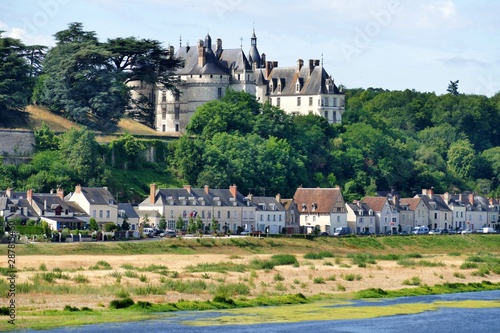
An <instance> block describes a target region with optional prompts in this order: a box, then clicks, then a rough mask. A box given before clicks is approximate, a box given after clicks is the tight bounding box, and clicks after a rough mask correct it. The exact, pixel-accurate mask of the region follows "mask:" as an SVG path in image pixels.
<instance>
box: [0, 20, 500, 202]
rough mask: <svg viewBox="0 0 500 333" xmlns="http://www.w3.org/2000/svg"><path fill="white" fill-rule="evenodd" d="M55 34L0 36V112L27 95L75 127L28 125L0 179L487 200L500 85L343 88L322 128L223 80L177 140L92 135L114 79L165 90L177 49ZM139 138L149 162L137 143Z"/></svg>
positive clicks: (42, 184) (121, 89)
mask: <svg viewBox="0 0 500 333" xmlns="http://www.w3.org/2000/svg"><path fill="white" fill-rule="evenodd" d="M55 36H56V41H57V44H56V46H55V47H53V48H51V49H47V48H46V47H43V46H25V45H23V44H22V43H21V42H20V41H19V40H15V39H11V38H7V37H5V38H4V37H2V36H1V34H0V59H1V61H0V82H1V84H0V120H1V121H2V122H3V125H5V123H8V122H9V121H14V119H19V118H22V117H23V116H24V113H23V112H22V111H23V108H24V107H25V106H26V105H28V104H30V103H38V104H42V105H44V106H46V107H47V108H48V109H49V110H51V111H53V112H55V113H58V114H61V115H63V116H64V117H67V118H68V119H71V120H73V121H75V122H77V123H80V124H83V125H85V126H87V127H86V128H84V129H80V130H78V129H74V130H71V131H68V132H66V133H63V134H60V135H56V134H55V133H54V132H52V131H51V129H50V128H47V127H42V128H40V129H37V130H36V133H35V135H36V140H37V145H36V153H35V154H34V155H33V157H32V160H31V162H29V163H26V164H22V165H19V166H13V165H3V164H0V189H5V188H6V187H12V188H13V189H15V190H19V191H24V190H26V189H27V188H33V189H35V190H37V191H49V190H50V189H54V188H56V187H57V186H63V187H64V188H68V189H71V188H73V187H74V186H75V185H76V184H82V185H84V186H108V187H109V188H110V189H111V191H112V193H118V194H119V196H120V199H123V200H130V199H131V198H134V197H135V196H136V197H137V200H139V198H140V196H141V195H144V194H145V193H147V191H148V186H149V183H148V182H153V181H155V182H157V183H158V184H163V185H164V186H181V185H182V184H190V185H192V186H198V187H200V186H203V185H205V184H207V185H209V186H210V187H212V188H227V187H228V186H229V185H231V184H236V185H237V186H238V190H239V191H240V192H242V193H244V194H247V193H250V192H252V193H253V194H254V195H266V196H274V195H276V194H277V193H280V194H281V195H282V196H283V197H291V196H292V195H293V193H294V192H295V189H296V188H297V187H298V186H304V187H318V186H319V187H333V186H340V187H341V188H342V193H343V195H344V196H345V198H346V199H347V200H349V201H351V200H355V199H360V198H362V197H363V196H366V195H374V194H375V193H376V192H377V191H390V190H396V191H398V192H399V193H400V194H401V195H403V196H413V195H414V194H416V193H420V192H421V189H422V188H434V191H435V192H436V193H444V192H446V191H448V192H452V193H453V192H456V193H458V192H462V191H475V192H477V193H479V194H482V195H488V196H492V197H499V196H500V185H499V177H500V133H499V131H500V93H497V94H495V95H494V96H492V97H487V96H482V95H467V94H461V93H460V92H459V86H458V81H450V84H449V89H448V91H449V93H448V94H444V95H436V94H435V93H433V92H417V91H414V90H404V91H389V90H384V89H381V88H368V89H361V88H349V87H346V88H345V89H344V92H345V94H346V110H345V113H344V115H343V123H342V124H340V125H329V124H328V123H327V122H326V120H325V119H323V118H322V117H319V116H315V115H306V116H292V115H288V114H286V113H284V112H283V111H282V110H280V109H278V108H276V107H274V106H271V105H268V104H264V105H262V104H260V103H258V102H257V101H256V100H255V98H254V97H253V96H251V95H248V94H246V93H242V92H235V91H230V90H228V91H227V92H226V94H225V96H224V97H223V98H221V99H219V100H215V101H212V102H209V103H206V104H204V105H202V106H201V107H199V109H198V110H197V111H196V113H195V115H194V116H193V117H192V119H191V122H190V123H189V125H188V127H187V133H186V135H184V136H182V137H181V138H179V139H178V140H174V141H172V142H170V143H163V142H160V141H156V140H144V139H141V138H138V137H134V136H131V135H128V134H126V135H123V136H122V137H120V138H118V139H116V140H114V141H112V142H110V143H107V144H98V143H97V141H96V140H95V133H94V130H96V129H105V128H107V127H110V126H112V124H113V123H114V122H116V120H117V119H119V118H120V117H121V116H123V115H124V114H126V113H127V108H128V105H130V103H131V102H132V101H131V97H130V96H131V94H130V90H129V88H127V86H126V82H129V81H130V80H139V79H140V80H144V81H145V82H154V83H156V84H164V85H165V87H166V88H169V89H174V88H173V86H174V80H173V78H172V71H173V70H174V69H175V68H176V66H178V63H179V59H173V58H172V57H168V54H167V51H166V50H165V49H162V47H161V46H160V45H159V43H158V42H156V41H151V40H137V39H135V38H133V37H130V38H118V39H114V40H108V41H107V42H105V43H101V42H98V41H97V38H96V36H95V33H93V32H86V31H83V27H82V25H81V24H77V23H74V24H70V26H69V28H68V29H67V30H64V31H61V32H58V33H57V34H56V35H55ZM131 69H133V70H131ZM140 102H141V101H137V103H139V104H140ZM135 110H142V111H141V112H140V114H135V116H136V118H138V119H141V120H142V121H143V122H144V123H150V122H151V117H152V113H151V110H149V111H148V106H147V105H144V107H143V108H135ZM129 112H130V110H129ZM150 145H154V146H155V147H156V152H157V155H158V156H157V157H156V158H155V161H156V162H155V163H151V162H147V161H146V160H145V158H144V154H143V153H142V152H143V151H144V150H145V149H146V147H149V146H150ZM111 155H113V156H115V157H116V156H118V161H116V160H115V161H113V159H112V158H111V157H110V156H111ZM146 176H147V177H146Z"/></svg>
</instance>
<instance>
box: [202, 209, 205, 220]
mask: <svg viewBox="0 0 500 333" xmlns="http://www.w3.org/2000/svg"><path fill="white" fill-rule="evenodd" d="M201 218H202V219H204V218H205V211H204V210H202V211H201Z"/></svg>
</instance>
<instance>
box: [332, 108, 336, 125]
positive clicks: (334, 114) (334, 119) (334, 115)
mask: <svg viewBox="0 0 500 333" xmlns="http://www.w3.org/2000/svg"><path fill="white" fill-rule="evenodd" d="M332 114H333V122H334V123H336V122H337V112H336V111H333V112H332Z"/></svg>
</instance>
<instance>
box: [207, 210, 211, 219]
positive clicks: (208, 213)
mask: <svg viewBox="0 0 500 333" xmlns="http://www.w3.org/2000/svg"><path fill="white" fill-rule="evenodd" d="M207 217H208V218H209V219H211V218H212V212H211V211H208V212H207Z"/></svg>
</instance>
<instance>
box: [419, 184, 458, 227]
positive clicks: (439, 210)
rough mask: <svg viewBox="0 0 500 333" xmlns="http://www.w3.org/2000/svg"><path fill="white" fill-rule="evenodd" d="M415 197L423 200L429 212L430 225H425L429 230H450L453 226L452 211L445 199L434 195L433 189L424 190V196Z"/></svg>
mask: <svg viewBox="0 0 500 333" xmlns="http://www.w3.org/2000/svg"><path fill="white" fill-rule="evenodd" d="M415 197H418V198H421V199H422V201H423V203H424V205H425V207H426V208H427V211H428V216H429V221H428V224H423V225H425V226H427V227H429V229H438V228H439V229H449V228H450V227H452V226H453V220H452V219H453V217H452V215H453V214H452V210H451V209H450V208H449V207H448V205H447V204H446V202H445V201H444V200H443V198H442V197H441V196H440V195H438V194H434V190H433V189H422V194H417V195H416V196H415Z"/></svg>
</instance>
